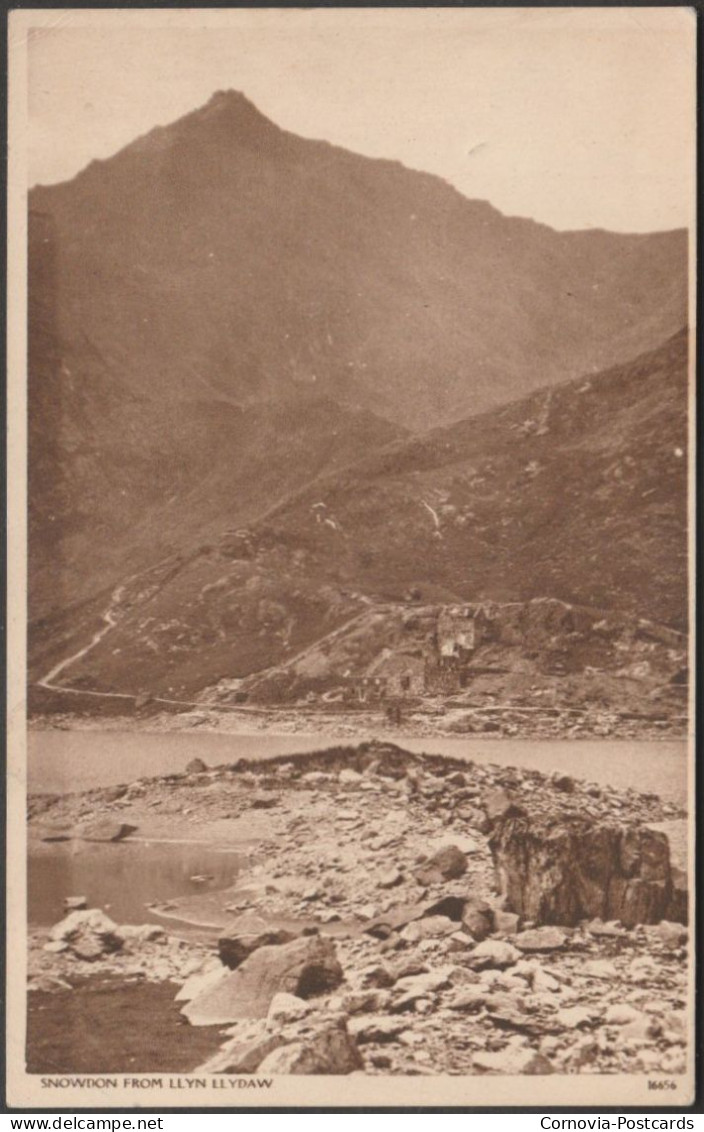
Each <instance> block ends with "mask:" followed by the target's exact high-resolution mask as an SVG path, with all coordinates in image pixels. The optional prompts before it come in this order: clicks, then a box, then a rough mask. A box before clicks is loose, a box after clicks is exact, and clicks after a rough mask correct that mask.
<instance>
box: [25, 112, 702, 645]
mask: <svg viewBox="0 0 704 1132" xmlns="http://www.w3.org/2000/svg"><path fill="white" fill-rule="evenodd" d="M30 209H31V214H30V319H29V331H30V358H29V362H30V365H29V370H30V377H29V382H30V438H31V440H30V464H31V470H30V504H31V512H32V526H31V531H32V541H31V567H32V573H31V603H32V617H33V620H34V621H35V622H36V621H45V620H46V619H47V618H50V619H56V618H57V617H59V618H60V617H61V616H63V615H65V614H66V612H67V610H69V609H71V608H73V607H77V606H78V605H79V604H80V603H83V602H92V601H94V600H96V599H98V598H99V596H100V595H101V594H103V593H104V592H105V591H108V590H109V589H110V588H112V587H114V586H115V585H116V584H118V583H119V582H120V580H121V579H122V578H123V577H124V575H125V573H132V572H134V571H135V570H139V569H142V568H144V567H146V566H148V565H151V564H153V563H155V562H156V561H158V560H160V559H161V557H163V556H164V555H168V554H171V553H182V552H185V550H186V548H187V547H188V546H189V545H190V542H191V540H192V539H193V538H194V537H195V536H196V535H198V536H200V535H201V534H202V535H203V537H207V536H208V532H209V531H210V530H211V529H215V528H220V529H221V528H223V527H225V526H229V525H233V526H234V525H241V524H243V523H250V522H253V521H254V520H255V519H257V518H260V517H261V515H262V514H263V513H264V512H266V511H267V510H268V509H269V508H270V507H271V506H272V505H274V504H278V503H281V502H284V501H285V500H286V499H287V498H288V495H289V493H290V492H291V491H292V490H293V491H295V490H297V489H298V488H300V487H301V486H303V485H304V484H305V483H306V482H308V481H309V480H311V479H312V478H314V477H315V476H316V475H317V474H318V473H319V472H321V471H323V470H325V469H326V468H327V469H334V468H339V467H340V466H342V465H344V464H346V463H349V462H350V461H351V460H353V459H360V458H364V457H365V456H366V455H368V454H369V453H370V452H372V451H374V450H375V448H376V447H378V446H380V445H383V444H386V443H388V442H389V441H390V440H392V439H394V438H398V437H400V436H402V435H403V430H404V429H405V428H408V427H410V428H413V429H421V428H422V429H426V428H427V427H429V426H433V425H437V424H439V423H441V422H447V421H450V422H451V421H455V420H457V419H459V418H461V417H464V416H467V415H468V414H469V413H474V412H476V411H479V410H482V409H485V408H486V407H487V406H489V405H492V404H497V403H500V402H505V401H506V400H508V399H510V398H512V397H517V396H521V395H523V394H524V393H525V392H526V391H528V390H530V389H532V388H535V387H536V386H543V385H545V384H550V383H554V382H556V381H561V380H564V379H566V378H569V377H570V376H576V375H578V374H582V373H585V372H591V371H594V370H597V369H600V368H603V367H604V366H605V365H609V364H612V363H614V362H617V361H622V360H624V359H627V358H629V357H632V356H633V355H634V354H635V353H637V352H638V350H639V349H643V348H648V347H650V346H655V345H656V344H657V343H658V342H660V341H662V340H663V339H664V338H665V337H666V336H667V335H668V334H670V333H672V332H674V331H675V330H676V329H677V328H678V327H679V326H681V325H682V324H683V323H684V322H685V321H686V302H685V295H686V289H687V284H686V235H685V233H684V232H672V233H662V234H656V235H646V236H640V235H639V236H625V235H612V234H608V233H605V232H598V231H593V232H581V233H557V232H553V231H552V230H550V229H549V228H546V227H545V226H542V225H539V224H535V223H533V222H531V221H528V220H519V219H510V218H506V217H504V216H502V215H501V214H500V213H499V212H497V211H496V210H495V209H493V208H492V207H491V206H490V205H489V204H487V203H486V202H481V201H470V200H467V199H465V198H464V197H462V196H461V195H460V194H459V193H457V192H456V191H455V190H454V189H452V188H451V187H450V186H448V185H447V184H445V183H444V182H442V181H441V180H439V179H438V178H436V177H432V176H429V175H426V174H422V173H417V172H413V171H411V170H408V169H405V168H403V167H402V166H401V165H399V164H398V163H394V162H388V161H379V160H371V159H368V158H364V157H360V156H357V155H354V154H351V153H347V152H346V151H344V150H341V149H338V148H335V147H333V146H331V145H328V144H326V143H322V142H316V141H310V140H306V139H303V138H298V137H295V136H294V135H292V134H288V133H286V132H284V131H282V130H280V129H278V127H277V126H275V125H274V124H273V123H271V122H269V121H268V120H267V119H266V118H264V117H263V116H262V115H261V114H260V113H259V112H258V111H257V110H256V109H255V107H253V106H252V105H251V103H249V102H248V101H247V99H246V98H245V97H244V96H242V95H240V94H237V93H235V92H224V93H220V94H218V95H215V96H214V97H213V99H211V101H210V102H209V103H208V104H207V105H206V106H204V107H203V108H201V109H200V110H197V111H195V112H194V113H193V114H190V115H188V116H187V117H185V118H183V119H181V120H180V121H178V122H176V123H174V124H173V125H171V126H168V127H165V128H159V129H156V130H154V131H152V132H151V133H150V134H148V135H147V136H146V137H144V138H141V139H139V140H138V141H136V142H135V143H133V144H132V145H130V146H128V147H127V148H126V149H124V150H123V151H122V152H121V153H119V154H117V155H116V156H115V157H113V158H111V159H109V160H107V161H104V162H94V163H93V164H91V165H90V166H89V167H88V168H87V169H86V170H85V171H84V172H82V173H81V174H79V176H77V177H76V178H75V179H74V180H72V181H70V182H67V183H65V184H61V185H54V186H48V187H47V186H45V187H42V186H38V187H36V188H35V189H33V190H32V193H31V194H30ZM35 637H36V633H35ZM39 639H40V640H41V641H43V642H45V641H46V634H44V635H42V633H41V632H40V634H39Z"/></svg>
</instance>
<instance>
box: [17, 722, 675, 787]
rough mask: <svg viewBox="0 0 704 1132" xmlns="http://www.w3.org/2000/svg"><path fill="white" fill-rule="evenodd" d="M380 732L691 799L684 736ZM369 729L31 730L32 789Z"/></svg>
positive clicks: (288, 747) (439, 748)
mask: <svg viewBox="0 0 704 1132" xmlns="http://www.w3.org/2000/svg"><path fill="white" fill-rule="evenodd" d="M378 737H379V738H382V739H388V740H392V741H395V742H397V743H398V744H399V745H400V746H403V747H405V748H406V749H407V750H411V751H416V752H420V751H428V752H431V753H433V754H446V755H451V756H452V757H454V758H459V759H467V760H473V761H474V762H477V763H498V764H500V765H501V766H518V767H532V768H534V769H536V770H541V771H543V772H546V773H552V772H553V771H559V772H561V773H563V774H571V775H574V776H575V777H578V778H584V779H587V780H588V781H590V782H597V783H599V784H600V785H610V786H615V787H618V788H619V789H627V788H628V787H633V788H634V789H636V790H641V791H644V792H652V793H655V794H660V795H662V797H663V798H666V799H668V800H670V801H673V802H676V803H678V804H680V805H685V804H686V801H687V766H688V748H687V743H686V741H685V740H678V739H668V740H662V741H659V742H658V741H647V740H640V739H576V740H565V739H491V740H487V739H473V738H448V737H445V736H440V737H438V738H423V739H416V738H407V737H406V736H393V735H391V734H390V733H389V732H386V731H384V732H380V733H379V735H378ZM365 738H372V736H371V735H363V734H360V735H359V736H356V737H355V738H354V739H352V738H351V737H350V736H349V735H345V736H344V737H340V738H339V739H335V738H333V737H332V736H329V735H302V734H298V735H270V734H262V733H261V732H258V733H256V734H253V735H242V734H240V735H219V734H217V733H214V732H199V733H195V734H194V733H192V732H119V731H32V732H30V733H29V736H28V780H29V790H30V791H33V792H40V791H41V792H48V793H64V792H67V791H79V790H88V789H90V788H91V787H96V786H109V785H116V784H118V783H128V782H133V781H134V780H135V779H137V778H142V777H145V776H150V775H159V774H168V773H175V772H178V771H182V770H184V769H185V767H186V764H187V763H188V762H190V760H191V759H193V758H201V759H202V760H203V761H204V762H205V763H206V764H207V765H209V766H217V765H218V764H219V763H226V762H234V761H235V760H236V759H239V758H243V757H244V758H261V759H266V758H273V757H275V756H276V755H286V754H295V753H297V752H302V751H312V750H320V749H322V748H324V747H330V746H334V745H335V744H336V743H341V744H352V743H355V742H361V741H362V740H363V739H365Z"/></svg>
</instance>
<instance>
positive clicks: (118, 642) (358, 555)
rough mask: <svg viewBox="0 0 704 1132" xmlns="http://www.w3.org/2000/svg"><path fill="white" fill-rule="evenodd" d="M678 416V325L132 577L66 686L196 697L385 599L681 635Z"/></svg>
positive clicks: (683, 346)
mask: <svg viewBox="0 0 704 1132" xmlns="http://www.w3.org/2000/svg"><path fill="white" fill-rule="evenodd" d="M686 419H687V335H686V333H685V332H681V333H680V334H678V335H676V336H674V337H673V338H671V339H670V340H668V342H666V343H665V344H664V345H663V346H662V347H660V349H658V350H655V351H652V352H650V353H648V354H645V355H642V356H640V357H639V358H637V359H636V360H634V361H633V362H631V363H630V364H628V365H625V366H619V367H615V368H613V369H611V370H609V371H607V372H605V373H603V374H600V375H598V376H595V377H593V378H590V379H579V380H578V381H575V382H570V383H567V384H565V385H562V386H559V387H555V388H548V389H546V390H543V391H540V392H538V393H535V394H533V395H531V396H530V397H528V398H525V399H523V400H521V401H518V402H514V403H512V404H510V405H508V406H505V407H502V408H501V409H496V410H491V411H489V412H487V413H485V414H482V415H480V416H477V417H474V418H471V419H469V420H467V421H463V422H460V423H459V424H457V425H453V426H451V427H449V428H446V429H439V430H436V431H434V432H432V433H430V434H428V435H426V436H424V437H419V438H413V439H410V440H401V441H396V442H394V443H392V444H391V445H388V446H386V447H385V448H384V449H383V451H381V452H380V453H378V454H376V455H373V456H371V457H369V458H367V459H366V460H362V461H360V462H359V463H357V464H356V465H353V466H348V467H347V468H346V469H345V470H343V471H341V472H337V473H327V474H323V475H321V476H319V477H318V479H317V480H316V482H315V484H314V485H311V486H309V487H306V488H304V489H302V490H301V491H300V492H299V493H298V494H297V495H296V496H294V497H291V498H289V499H288V500H287V501H286V502H285V503H283V504H282V505H280V506H279V507H275V508H273V509H272V511H271V513H270V514H269V516H268V517H267V518H266V519H264V520H261V521H259V522H258V523H254V524H253V525H252V526H251V527H250V528H249V529H248V530H247V531H243V532H240V533H239V534H237V535H233V534H231V533H230V534H228V535H225V534H223V536H222V537H221V538H220V539H218V540H215V541H212V542H211V543H210V544H209V545H208V546H207V547H195V546H194V547H193V548H191V550H190V552H189V553H188V554H187V555H183V556H181V557H180V558H179V559H171V560H169V561H167V562H166V563H165V564H164V567H163V569H162V573H161V575H160V576H158V577H157V576H156V575H154V576H152V577H151V578H150V577H149V575H145V576H144V577H142V578H139V579H135V580H134V581H133V582H131V583H128V585H127V587H126V589H125V592H124V593H122V594H121V595H120V598H119V600H118V601H117V602H116V604H115V607H114V614H115V620H116V625H115V628H114V629H113V630H112V631H111V632H110V633H109V634H108V635H106V637H105V638H104V640H102V641H101V642H100V644H99V645H98V646H97V647H96V648H95V649H93V650H92V651H91V652H90V653H89V654H88V655H87V656H85V657H84V658H83V659H81V660H80V661H79V662H77V663H76V664H75V665H74V666H72V669H71V672H70V674H69V673H65V674H64V676H63V677H62V679H65V680H66V682H67V683H70V684H73V685H75V684H77V683H78V685H79V686H80V685H82V686H84V687H94V688H99V689H101V690H114V691H126V692H133V693H139V692H142V691H152V692H153V691H159V692H161V693H162V694H163V693H167V694H171V695H174V696H177V697H178V696H183V697H192V696H193V695H196V694H198V693H199V692H201V691H202V690H203V689H204V688H206V687H211V686H213V685H215V684H217V683H218V682H219V681H223V680H224V681H231V680H233V679H241V678H243V677H245V676H247V675H248V674H250V673H253V672H258V671H261V670H262V669H264V668H269V667H271V666H272V665H280V664H286V663H288V662H289V661H290V660H291V658H292V657H294V656H296V655H297V654H299V653H300V652H301V650H305V649H306V648H307V647H308V646H309V645H310V644H312V643H314V642H316V641H318V640H320V639H321V638H325V637H328V636H329V634H330V633H331V632H335V631H336V630H338V629H339V628H341V627H342V626H345V625H347V624H349V623H350V622H352V621H353V619H355V618H359V617H360V615H362V614H364V611H365V610H369V608H370V605H372V606H374V607H377V608H380V607H382V606H383V605H384V603H389V602H391V603H406V604H410V605H414V604H417V603H418V602H425V603H428V602H431V603H432V602H446V601H456V600H464V601H486V600H489V601H494V602H510V601H529V600H530V599H532V598H541V597H550V598H556V599H560V600H561V601H567V602H576V603H578V604H580V605H583V606H589V607H592V608H601V609H606V610H615V611H619V612H620V613H622V614H628V615H630V616H631V617H636V618H638V617H641V618H645V619H647V620H649V621H652V622H655V623H665V624H669V625H671V626H673V627H675V628H683V627H684V626H685V625H686V597H687V595H686V582H685V579H686V573H687V571H686V560H687V542H686V463H687V458H686V445H687V424H686ZM377 620H378V618H372V621H371V622H370V623H372V622H373V623H374V624H376V621H377ZM382 620H383V618H382ZM362 622H364V618H363V617H362ZM360 647H362V646H361V645H360ZM323 652H325V647H323Z"/></svg>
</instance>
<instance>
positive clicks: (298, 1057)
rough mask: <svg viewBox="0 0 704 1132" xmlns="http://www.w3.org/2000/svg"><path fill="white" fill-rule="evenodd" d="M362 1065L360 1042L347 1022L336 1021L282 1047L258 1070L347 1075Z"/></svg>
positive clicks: (271, 1054) (267, 1057) (267, 1058)
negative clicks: (350, 1031) (349, 1030)
mask: <svg viewBox="0 0 704 1132" xmlns="http://www.w3.org/2000/svg"><path fill="white" fill-rule="evenodd" d="M362 1066H363V1062H362V1058H361V1056H360V1053H359V1050H358V1049H357V1043H356V1042H355V1040H354V1038H353V1036H352V1035H351V1034H350V1033H349V1032H348V1030H347V1026H346V1024H345V1022H344V1020H335V1021H330V1022H328V1023H326V1024H325V1025H323V1026H321V1027H320V1028H319V1029H317V1030H316V1031H314V1032H313V1033H311V1034H310V1035H308V1034H307V1035H306V1036H305V1037H303V1038H301V1039H300V1040H299V1041H297V1042H293V1043H292V1044H291V1045H284V1046H280V1047H279V1048H278V1049H276V1050H274V1051H273V1053H270V1054H268V1055H267V1056H266V1057H265V1058H264V1060H263V1061H260V1063H259V1065H258V1066H257V1069H258V1071H259V1072H260V1073H262V1074H267V1073H272V1074H332V1075H335V1076H345V1075H347V1074H348V1073H354V1071H355V1070H356V1069H361V1068H362Z"/></svg>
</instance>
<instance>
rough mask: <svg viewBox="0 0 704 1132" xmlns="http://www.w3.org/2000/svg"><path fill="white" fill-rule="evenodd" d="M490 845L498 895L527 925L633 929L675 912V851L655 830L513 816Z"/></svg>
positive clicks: (573, 819)
mask: <svg viewBox="0 0 704 1132" xmlns="http://www.w3.org/2000/svg"><path fill="white" fill-rule="evenodd" d="M489 845H490V848H491V852H492V855H493V859H494V865H495V869H496V881H497V886H498V889H499V892H500V893H501V895H502V896H504V897H505V899H506V904H507V907H509V908H510V909H512V910H513V911H515V912H517V913H518V914H519V915H520V916H522V917H523V918H524V919H526V920H532V921H534V922H536V923H541V924H563V925H574V924H577V923H578V922H579V921H580V920H583V919H594V918H599V919H602V920H620V921H621V923H622V924H624V925H626V926H627V927H632V926H633V925H635V924H654V923H657V922H658V921H659V920H661V919H663V918H665V917H666V916H667V915H668V914H670V913H671V911H672V910H673V907H674V906H673V894H674V885H673V875H672V869H671V866H670V851H669V845H668V840H667V837H666V836H665V834H663V833H661V832H659V831H657V830H653V829H648V828H647V827H644V826H626V825H620V824H616V823H610V822H599V823H596V824H595V823H593V822H589V821H586V820H584V819H581V818H579V817H578V816H570V817H568V818H564V817H558V818H547V819H546V818H530V817H510V816H509V817H507V818H505V819H504V820H502V821H499V822H497V823H496V824H495V826H494V828H493V831H492V834H491V837H490V840H489ZM675 903H676V902H675ZM680 903H681V901H680ZM674 910H677V908H676V907H674Z"/></svg>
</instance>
